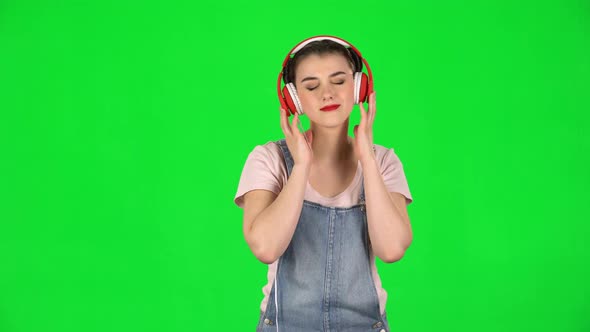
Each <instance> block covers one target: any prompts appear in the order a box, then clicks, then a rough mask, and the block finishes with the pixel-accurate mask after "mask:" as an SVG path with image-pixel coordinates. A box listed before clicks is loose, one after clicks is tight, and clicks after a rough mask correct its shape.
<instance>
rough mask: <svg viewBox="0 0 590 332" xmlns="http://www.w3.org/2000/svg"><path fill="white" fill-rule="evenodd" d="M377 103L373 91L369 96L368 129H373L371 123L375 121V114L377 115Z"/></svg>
mask: <svg viewBox="0 0 590 332" xmlns="http://www.w3.org/2000/svg"><path fill="white" fill-rule="evenodd" d="M376 106H377V103H376V101H375V91H373V92H372V93H371V95H370V96H369V121H368V124H369V127H373V122H374V121H375V114H376V113H377V107H376Z"/></svg>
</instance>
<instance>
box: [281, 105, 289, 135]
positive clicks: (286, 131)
mask: <svg viewBox="0 0 590 332" xmlns="http://www.w3.org/2000/svg"><path fill="white" fill-rule="evenodd" d="M280 110H281V129H282V130H283V134H284V135H285V137H287V136H291V129H290V127H289V120H288V119H287V111H285V110H284V109H282V108H281V109H280Z"/></svg>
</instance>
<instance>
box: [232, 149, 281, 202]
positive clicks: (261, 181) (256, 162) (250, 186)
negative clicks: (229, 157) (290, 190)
mask: <svg viewBox="0 0 590 332" xmlns="http://www.w3.org/2000/svg"><path fill="white" fill-rule="evenodd" d="M279 149H280V148H279V147H278V146H277V145H276V144H275V143H273V142H269V143H267V144H265V145H257V146H256V147H255V148H254V150H252V152H250V154H249V155H248V158H247V159H246V163H245V164H244V168H243V169H242V175H241V176H240V182H239V184H238V190H237V192H236V195H235V197H234V203H235V204H236V205H238V206H239V207H241V208H243V207H244V195H245V194H246V193H247V192H249V191H251V190H254V189H264V190H269V191H272V192H273V193H275V194H277V195H278V194H279V193H280V192H281V190H282V188H283V182H284V179H283V177H284V174H283V173H284V172H285V166H284V162H282V156H280V155H279V153H280V151H279Z"/></svg>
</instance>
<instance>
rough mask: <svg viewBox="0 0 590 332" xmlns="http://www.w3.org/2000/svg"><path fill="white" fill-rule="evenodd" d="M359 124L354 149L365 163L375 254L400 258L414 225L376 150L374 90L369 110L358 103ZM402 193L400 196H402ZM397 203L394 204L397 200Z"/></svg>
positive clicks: (355, 134)
mask: <svg viewBox="0 0 590 332" xmlns="http://www.w3.org/2000/svg"><path fill="white" fill-rule="evenodd" d="M359 109H360V113H361V122H360V124H358V125H356V126H355V127H354V136H355V141H354V143H355V152H356V154H357V157H358V159H359V160H360V161H361V165H362V166H363V176H364V181H365V182H364V183H365V200H366V202H365V204H366V207H367V224H368V228H369V237H370V239H371V246H372V248H373V253H374V254H375V256H377V257H379V258H380V259H381V260H382V261H384V262H386V263H393V262H395V261H398V260H400V259H401V258H402V257H403V256H404V253H405V251H406V249H407V248H408V247H409V246H410V243H411V242H412V228H411V226H410V219H409V218H408V212H407V209H406V204H405V198H404V199H403V200H402V198H403V195H400V194H396V193H391V194H390V193H389V192H388V191H387V188H386V187H385V183H384V182H383V177H382V176H381V172H380V170H379V166H378V165H377V161H376V158H375V151H374V149H373V122H374V120H375V114H376V112H377V108H376V101H375V92H374V91H373V93H371V94H370V95H369V110H368V112H367V111H365V107H364V105H363V103H360V104H359ZM400 196H401V198H400ZM394 202H395V203H394Z"/></svg>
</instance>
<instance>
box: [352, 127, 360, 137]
mask: <svg viewBox="0 0 590 332" xmlns="http://www.w3.org/2000/svg"><path fill="white" fill-rule="evenodd" d="M358 129H359V125H356V126H354V128H353V130H352V132H353V133H354V137H357V136H358Z"/></svg>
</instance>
